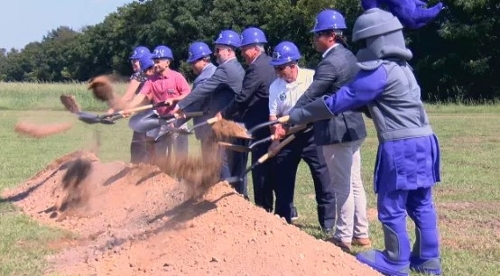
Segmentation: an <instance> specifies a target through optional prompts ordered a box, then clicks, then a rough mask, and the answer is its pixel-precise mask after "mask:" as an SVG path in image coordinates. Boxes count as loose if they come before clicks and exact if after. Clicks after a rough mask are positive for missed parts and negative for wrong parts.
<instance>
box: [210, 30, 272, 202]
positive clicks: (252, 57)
mask: <svg viewBox="0 0 500 276" xmlns="http://www.w3.org/2000/svg"><path fill="white" fill-rule="evenodd" d="M266 43H267V39H266V35H265V34H264V32H263V31H262V30H261V29H259V28H256V27H249V28H246V29H245V30H243V32H241V43H240V50H241V55H242V56H243V58H244V59H245V62H246V64H247V65H248V67H247V69H246V70H245V77H244V79H243V86H242V89H241V91H239V92H238V93H236V96H235V98H234V100H233V101H231V103H230V104H229V105H228V106H226V107H225V108H224V109H223V110H222V111H221V112H220V113H219V114H218V116H220V117H221V118H224V119H228V120H233V121H237V122H241V123H243V124H244V125H245V127H246V128H247V129H251V128H252V127H254V126H256V125H258V124H260V123H263V122H266V121H267V120H268V118H269V109H268V104H269V85H270V84H271V83H272V81H273V80H274V79H275V78H276V75H275V73H274V69H273V67H272V66H271V65H270V64H269V62H270V61H271V57H269V56H268V55H267V54H266V51H265V49H264V45H265V44H266ZM270 135H271V132H270V130H269V128H262V129H260V130H258V131H256V132H255V133H253V135H252V136H253V138H254V139H255V140H260V139H264V138H266V137H269V136H270ZM247 143H248V140H244V139H239V141H236V144H243V145H246V144H247ZM269 145H270V142H268V143H263V144H260V145H258V146H257V147H255V148H253V149H252V152H251V155H252V157H251V158H252V160H251V162H252V164H253V163H255V162H257V159H259V158H260V157H261V156H262V155H264V154H266V152H267V149H268V148H269ZM233 156H236V157H237V158H241V160H242V162H241V164H243V170H244V169H245V166H246V163H247V160H248V153H236V154H234V153H233ZM270 164H271V162H265V163H263V164H261V165H259V166H257V167H255V169H253V170H252V181H253V192H254V200H255V204H256V205H257V206H260V207H262V208H264V209H265V210H266V211H268V212H272V210H273V201H274V195H273V183H272V182H273V181H272V179H271V174H270V173H271V172H270V168H271V167H270ZM244 182H245V181H244ZM241 184H242V185H243V187H242V188H241V189H244V190H246V189H247V188H246V187H245V186H246V183H241Z"/></svg>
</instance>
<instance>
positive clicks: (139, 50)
mask: <svg viewBox="0 0 500 276" xmlns="http://www.w3.org/2000/svg"><path fill="white" fill-rule="evenodd" d="M145 54H151V52H150V51H149V49H148V48H147V47H144V46H137V47H135V49H134V52H133V53H132V55H131V56H130V58H129V59H130V60H134V59H140V58H141V57H142V56H143V55H145Z"/></svg>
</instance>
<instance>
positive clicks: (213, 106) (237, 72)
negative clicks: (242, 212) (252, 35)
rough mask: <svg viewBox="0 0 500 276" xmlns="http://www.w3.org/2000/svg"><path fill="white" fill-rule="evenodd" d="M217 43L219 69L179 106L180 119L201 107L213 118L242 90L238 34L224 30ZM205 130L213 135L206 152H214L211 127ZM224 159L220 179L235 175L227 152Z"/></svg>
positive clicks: (208, 139) (242, 74)
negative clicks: (184, 114) (185, 113)
mask: <svg viewBox="0 0 500 276" xmlns="http://www.w3.org/2000/svg"><path fill="white" fill-rule="evenodd" d="M214 44H215V48H214V52H215V56H216V57H217V63H218V64H219V66H218V67H217V69H215V72H214V74H213V75H212V76H211V77H210V78H209V79H207V80H205V81H204V82H203V83H201V84H199V85H197V86H196V88H195V89H193V90H192V91H191V93H189V94H188V96H186V97H185V98H184V99H182V100H181V101H179V102H178V103H177V106H176V108H175V109H174V112H175V113H177V114H178V115H179V116H183V113H184V112H194V111H200V110H199V109H200V108H201V111H204V112H205V114H206V115H207V116H210V117H214V116H215V115H216V114H217V113H218V112H219V111H221V110H222V109H223V108H224V107H226V106H227V105H228V104H229V103H230V102H231V101H232V100H233V98H234V96H235V95H236V93H239V91H241V85H242V82H243V77H244V75H245V70H244V69H243V67H242V66H241V64H240V63H239V62H238V60H237V59H236V52H235V51H236V48H238V47H239V46H240V37H239V35H238V34H237V33H236V32H234V31H232V30H223V31H222V32H221V33H220V34H219V36H218V38H217V39H216V40H215V42H214ZM197 109H198V110H197ZM206 131H207V132H209V133H210V137H209V138H206V140H205V145H204V150H208V151H209V152H213V150H214V149H215V148H216V146H217V144H216V141H215V137H214V135H213V132H212V129H211V127H210V126H206ZM202 145H203V143H202ZM212 156H213V154H212ZM222 160H223V162H222V168H221V179H226V178H229V177H231V176H234V175H235V174H234V173H233V172H232V171H231V168H230V163H231V161H230V160H227V154H226V152H225V151H223V152H222Z"/></svg>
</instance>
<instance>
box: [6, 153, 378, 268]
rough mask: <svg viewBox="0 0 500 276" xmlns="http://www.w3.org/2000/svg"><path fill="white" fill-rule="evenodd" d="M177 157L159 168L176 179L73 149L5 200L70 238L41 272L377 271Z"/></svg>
mask: <svg viewBox="0 0 500 276" xmlns="http://www.w3.org/2000/svg"><path fill="white" fill-rule="evenodd" d="M183 162H185V163H184V164H188V165H185V166H182V165H180V164H181V163H183ZM183 162H180V161H177V162H170V163H168V162H166V163H164V164H163V165H164V166H166V167H168V166H171V167H170V168H168V169H169V170H170V172H171V173H172V174H173V175H175V177H176V179H174V178H172V177H170V176H169V175H167V174H165V173H164V172H163V171H162V170H160V169H159V168H158V167H156V166H150V165H138V166H136V165H129V164H126V163H122V162H110V163H102V162H100V161H99V159H98V158H97V157H96V156H95V155H94V154H92V153H87V152H75V153H71V154H68V155H66V156H63V157H61V158H59V159H57V160H55V161H54V162H53V163H52V164H50V165H49V166H47V168H46V169H44V170H42V171H41V172H40V173H38V174H36V175H35V176H34V177H33V178H31V179H29V180H28V181H26V183H24V184H22V185H20V186H19V187H17V188H15V189H12V190H8V191H5V192H4V193H3V197H4V199H5V200H9V201H12V202H14V204H16V205H18V206H19V207H21V208H22V210H23V211H24V212H25V213H26V214H28V215H29V216H31V217H33V218H35V219H36V220H38V221H41V222H43V223H45V224H49V225H52V226H56V227H60V228H63V229H67V230H70V231H71V232H73V233H76V236H78V238H69V237H65V238H64V239H61V240H60V241H59V242H58V243H54V244H52V245H51V247H52V248H55V249H60V250H61V251H60V252H59V253H58V254H56V255H53V256H50V257H49V261H50V264H51V266H50V269H49V270H48V271H47V273H53V272H56V273H60V274H62V275H89V274H91V275H120V276H122V275H138V274H140V275H363V276H369V275H379V274H378V273H376V272H375V271H373V270H372V269H371V268H369V267H367V266H365V265H362V264H360V263H358V262H357V261H356V260H355V258H354V257H353V256H351V255H348V254H346V253H344V252H342V251H341V250H340V249H338V248H337V247H335V246H334V245H333V244H331V243H328V242H324V241H321V240H317V239H315V238H313V237H312V236H310V235H308V234H306V233H305V232H303V231H301V230H300V229H298V228H297V227H295V226H292V225H288V224H287V223H286V222H284V221H283V220H282V219H279V218H278V217H276V216H273V215H272V214H269V213H267V212H265V211H264V210H262V209H260V208H257V207H255V206H254V205H253V204H251V203H250V202H248V201H246V200H245V199H243V198H242V197H241V196H239V195H238V194H236V193H234V192H233V189H232V188H231V187H230V186H229V185H228V184H227V183H225V182H221V183H216V184H213V183H210V181H212V182H214V181H213V180H206V179H209V178H210V177H211V175H212V173H211V172H209V173H203V172H196V171H197V170H200V171H205V170H210V167H207V165H203V164H205V163H203V162H201V161H199V160H195V159H191V160H190V161H183ZM215 168H216V167H215ZM163 169H167V168H163ZM193 174H194V175H195V176H192V177H191V178H189V177H188V175H193ZM177 179H178V180H180V181H178V180H177ZM200 191H201V192H200Z"/></svg>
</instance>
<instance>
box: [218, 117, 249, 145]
mask: <svg viewBox="0 0 500 276" xmlns="http://www.w3.org/2000/svg"><path fill="white" fill-rule="evenodd" d="M212 130H213V131H214V133H215V137H216V138H217V139H218V140H224V139H227V138H229V137H239V138H246V139H250V138H251V137H250V136H249V135H248V132H247V130H246V128H245V127H243V126H241V125H239V124H237V123H236V122H234V121H228V120H220V121H217V122H215V123H214V124H213V125H212Z"/></svg>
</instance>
